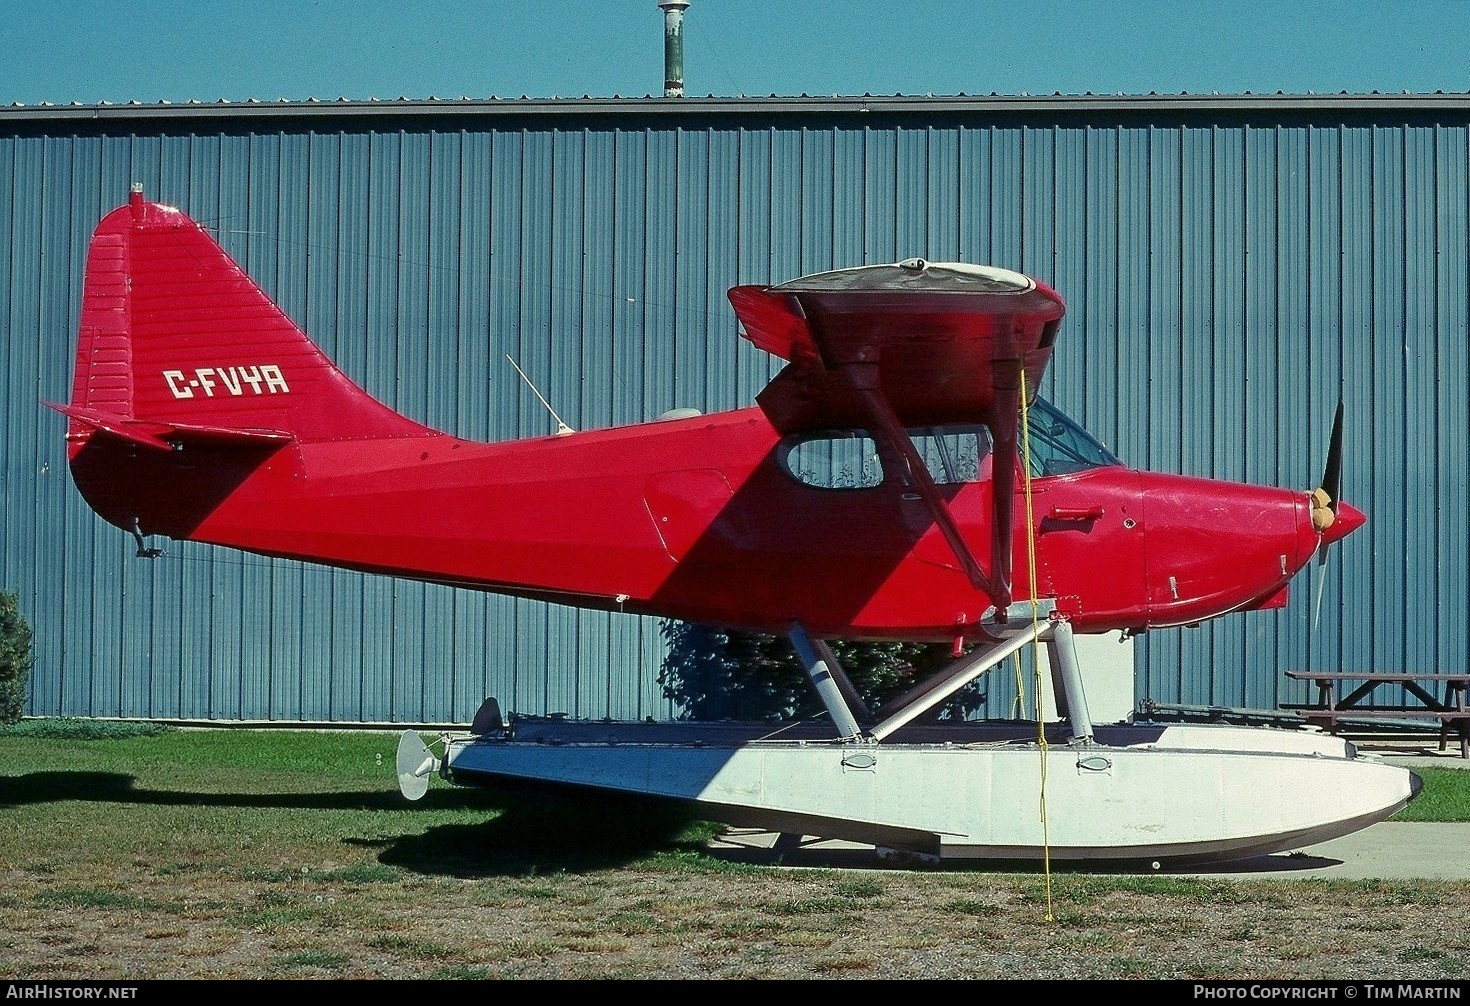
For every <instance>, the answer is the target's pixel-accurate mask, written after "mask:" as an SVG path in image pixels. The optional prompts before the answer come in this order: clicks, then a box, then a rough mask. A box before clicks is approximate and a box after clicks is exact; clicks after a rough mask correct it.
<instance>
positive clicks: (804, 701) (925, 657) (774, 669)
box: [658, 620, 985, 720]
mask: <svg viewBox="0 0 1470 1006" xmlns="http://www.w3.org/2000/svg"><path fill="white" fill-rule="evenodd" d="M663 636H664V640H665V642H667V643H668V644H669V651H668V656H667V657H665V659H664V664H663V667H662V668H661V669H660V671H659V676H658V681H659V684H660V685H661V686H663V692H664V695H665V696H666V697H667V698H670V699H673V700H674V701H675V702H676V703H678V705H679V706H680V708H681V710H682V714H683V717H684V718H686V719H690V720H766V719H796V718H807V717H811V716H815V715H818V714H820V713H821V711H822V704H821V700H820V699H819V698H818V697H817V695H816V691H815V690H814V689H813V688H812V684H811V681H810V680H809V679H808V678H807V675H806V670H805V669H804V668H803V667H802V666H801V661H800V660H799V659H797V656H796V652H795V651H794V650H793V649H792V647H791V644H790V643H789V642H787V641H786V640H785V639H782V638H778V637H775V636H767V635H761V634H759V633H752V632H736V631H733V630H728V629H718V628H713V627H710V626H707V625H698V624H695V623H692V622H679V621H674V620H666V621H665V622H664V624H663ZM828 645H830V646H831V647H832V652H833V655H834V656H836V657H837V661H838V663H840V664H841V665H842V667H843V669H844V670H846V671H847V676H848V677H849V678H850V679H851V680H852V684H853V687H854V688H856V689H857V691H858V694H859V695H861V696H862V698H863V701H864V702H866V703H867V704H868V707H869V708H870V709H876V708H878V707H879V706H881V705H882V704H883V702H884V701H885V700H886V699H891V698H893V697H894V696H895V695H898V694H899V693H901V692H903V691H906V690H907V689H909V688H911V687H913V686H914V685H915V684H917V683H918V682H919V681H921V680H923V679H924V678H925V677H927V676H928V675H930V674H932V673H934V672H935V671H936V670H938V669H939V668H941V667H943V666H944V665H945V664H946V663H947V662H948V661H949V660H950V659H951V654H950V645H949V644H948V643H872V642H850V641H847V640H836V639H834V640H828ZM984 702H985V695H984V693H983V692H981V691H979V690H978V689H977V688H975V687H974V686H973V685H971V686H970V687H969V688H966V689H964V690H962V691H961V692H959V693H958V694H956V695H955V696H954V697H953V698H952V699H950V700H949V701H948V702H946V703H944V704H943V705H942V706H941V707H940V711H939V715H941V716H943V717H946V718H949V717H954V718H961V719H962V718H964V717H965V716H967V715H968V714H970V713H972V712H974V711H975V710H977V709H978V708H980V707H981V706H982V705H983V704H984Z"/></svg>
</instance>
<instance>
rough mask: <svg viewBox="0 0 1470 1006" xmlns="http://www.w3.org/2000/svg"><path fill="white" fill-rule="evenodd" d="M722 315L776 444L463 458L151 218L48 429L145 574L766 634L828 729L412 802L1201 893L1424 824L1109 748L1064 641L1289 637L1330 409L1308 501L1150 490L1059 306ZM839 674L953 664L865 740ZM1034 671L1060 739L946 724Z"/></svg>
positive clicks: (497, 726) (496, 719) (928, 288)
mask: <svg viewBox="0 0 1470 1006" xmlns="http://www.w3.org/2000/svg"><path fill="white" fill-rule="evenodd" d="M730 301H731V304H732V305H733V307H734V310H735V313H736V315H737V316H738V317H739V319H740V322H741V324H742V326H743V333H742V334H744V336H745V337H746V338H748V339H749V340H750V341H751V342H752V343H754V344H755V345H756V346H758V347H760V348H761V349H763V350H765V351H767V352H769V353H772V354H774V355H776V356H777V357H780V358H781V359H783V360H785V361H787V363H786V365H785V366H784V368H783V369H782V370H781V371H780V373H779V374H778V375H777V377H776V378H775V379H774V380H773V381H772V382H771V383H770V384H769V385H768V386H767V387H766V388H765V390H764V391H762V392H761V394H760V395H759V396H758V399H757V404H756V405H755V406H752V407H749V408H744V409H738V410H735V411H732V412H725V413H720V414H713V415H686V416H682V417H677V418H664V419H660V420H656V421H651V422H647V423H641V424H637V425H632V426H625V427H619V428H613V429H604V430H592V431H582V432H571V431H566V432H563V433H561V434H558V435H552V436H545V437H538V438H532V439H526V440H518V441H513V442H505V443H478V442H472V441H468V440H464V439H461V438H459V437H456V436H454V435H452V434H450V433H444V432H440V431H437V430H433V429H429V428H427V427H425V426H424V425H422V424H420V423H418V422H416V421H414V420H413V419H410V418H407V417H405V416H402V415H399V414H397V413H396V412H394V411H393V410H391V409H389V408H388V407H387V406H385V405H383V404H381V403H379V402H378V401H377V400H375V399H374V398H372V397H371V396H370V395H369V394H368V393H367V392H365V391H364V390H363V389H362V388H360V387H359V386H358V385H357V384H355V383H354V382H353V381H352V380H350V379H349V378H348V377H347V376H346V375H345V374H343V372H342V371H341V370H339V369H338V368H337V367H336V366H335V365H334V364H333V363H332V362H331V361H330V360H329V359H327V357H326V356H325V355H323V354H322V352H321V351H320V350H319V349H318V348H317V347H316V346H315V345H314V344H313V343H312V342H311V341H310V339H309V338H308V337H307V336H306V335H305V334H304V333H303V332H302V331H301V330H300V329H299V328H298V327H297V325H296V324H294V323H293V322H292V321H291V320H290V319H289V318H288V317H286V315H285V314H284V313H282V311H281V310H280V309H279V308H278V307H277V306H276V305H275V304H274V303H272V302H271V300H270V299H269V298H268V297H267V296H266V295H265V294H264V293H263V292H262V291H261V290H260V288H259V287H258V286H257V285H256V284H255V283H254V282H253V281H252V280H251V279H250V278H249V277H248V276H247V275H246V274H245V272H244V271H243V270H242V269H241V268H240V267H239V266H238V265H237V264H236V263H235V262H233V261H232V260H231V259H230V258H229V256H228V255H227V254H226V253H225V252H224V251H223V249H221V248H220V247H219V245H218V244H217V243H216V242H215V241H214V240H213V238H212V237H211V236H210V235H209V234H208V233H207V232H206V231H205V230H204V229H203V228H202V227H200V226H199V225H198V224H196V223H194V222H193V221H191V220H190V219H189V218H188V217H187V216H185V215H184V214H183V213H182V212H180V211H179V210H177V209H173V208H171V207H168V206H164V205H161V204H157V203H152V202H148V201H146V200H144V198H143V196H142V194H141V193H140V192H138V191H136V190H135V191H134V193H133V196H132V199H131V200H130V202H129V203H128V205H125V206H122V207H120V208H119V209H117V210H115V211H113V212H112V213H110V214H108V215H107V216H106V217H105V218H104V219H103V220H102V222H101V223H100V225H99V226H98V228H97V230H96V233H95V235H94V237H93V239H92V245H91V250H90V254H89V258H88V262H87V271H86V281H85V289H84V293H83V301H82V313H81V321H80V327H79V335H78V349H77V361H76V371H75V380H74V385H73V392H72V399H71V401H70V403H68V404H66V405H57V406H54V407H55V408H57V409H58V410H59V411H60V412H62V413H64V414H65V415H66V416H67V417H68V419H69V421H70V422H69V428H68V433H67V437H68V442H69V448H70V450H69V453H70V464H71V470H72V473H73V476H74V479H75V482H76V485H77V487H78V489H79V490H80V491H81V493H82V495H83V496H84V497H85V498H86V500H87V501H88V503H89V504H90V505H91V506H92V507H93V508H94V509H95V510H96V511H97V513H98V514H100V515H101V516H102V517H103V518H104V519H106V520H107V521H109V522H110V523H112V524H115V525H117V526H118V527H120V528H122V529H124V530H125V531H128V532H129V533H131V534H133V535H134V536H136V538H137V541H138V548H139V552H140V554H150V553H154V552H156V550H155V549H151V548H149V547H148V545H147V540H146V539H147V537H148V536H152V535H161V536H166V537H168V538H174V539H188V540H192V541H201V542H209V543H212V544H216V545H222V546H227V547H231V548H236V549H243V550H247V551H250V552H255V553H260V554H263V555H270V556H284V557H289V558H294V559H301V560H306V561H310V562H316V563H323V564H327V565H331V566H337V567H344V568H349V569H355V570H362V571H365V572H369V573H377V574H385V575H390V576H397V577H409V578H413V579H417V580H423V581H429V582H434V583H440V584H449V585H453V586H456V587H462V588H468V589H474V590H484V591H492V592H496V593H501V594H509V595H515V596H519V597H527V598H535V599H540V600H544V601H548V602H552V603H557V604H567V605H576V606H580V607H588V608H601V609H609V610H618V611H627V612H636V613H642V614H649V615H659V616H665V617H670V618H677V619H684V620H689V621H696V622H705V623H711V624H717V625H721V626H727V627H731V628H739V629H746V630H758V631H762V632H770V633H779V634H782V635H785V636H787V637H788V638H789V639H790V640H791V642H792V644H793V645H794V646H795V648H796V650H797V652H798V653H799V654H800V655H801V657H802V659H803V661H804V662H805V664H806V666H807V667H808V668H809V673H810V676H811V679H812V682H813V685H814V687H815V688H816V689H817V691H818V693H819V694H820V695H821V697H822V699H823V702H824V704H825V706H826V708H827V710H828V712H829V713H830V715H831V720H832V722H831V724H830V725H827V726H825V727H823V728H822V729H820V730H814V729H813V728H812V726H811V725H807V726H805V727H804V728H801V729H795V730H787V731H784V732H782V733H780V734H779V736H772V735H771V731H770V727H769V726H768V725H764V724H760V725H756V724H750V725H734V724H725V725H719V726H711V727H701V726H696V725H688V724H685V725H678V726H675V725H668V724H625V725H617V727H616V728H612V727H610V726H609V725H607V724H599V725H598V726H597V729H596V731H595V732H594V733H583V734H578V733H576V727H577V725H576V724H568V723H548V722H538V721H535V720H530V719H526V720H524V721H522V722H511V723H506V722H504V721H503V718H502V716H501V714H500V712H499V707H498V704H496V703H495V702H494V700H487V703H486V706H485V707H483V708H482V710H481V715H479V716H477V717H476V721H475V724H474V725H473V727H472V728H471V730H470V731H469V732H468V733H466V734H465V735H463V736H458V735H456V736H452V737H446V738H445V741H446V747H445V751H444V753H443V756H442V757H435V756H434V755H432V754H430V753H429V751H428V748H427V747H426V746H425V745H423V743H422V741H421V740H420V739H419V738H418V737H417V735H413V736H411V737H410V736H407V735H406V736H405V738H404V743H403V747H402V748H401V752H400V754H401V757H400V762H401V763H402V764H401V765H400V773H401V776H402V781H403V784H404V786H405V792H406V793H408V794H409V795H417V794H420V793H422V792H423V788H424V787H425V786H427V784H428V777H429V776H430V775H431V774H432V773H433V772H435V771H438V772H439V773H440V774H442V775H444V776H445V777H446V778H449V779H451V780H453V781H456V782H461V783H476V782H481V781H493V780H496V779H504V778H516V779H530V780H544V781H547V782H555V783H567V784H572V785H579V786H590V787H598V788H604V789H612V790H620V791H627V792H633V793H641V794H649V795H655V796H661V797H669V798H674V799H680V800H688V801H692V802H694V803H696V804H698V805H699V806H700V807H701V808H702V809H703V811H704V812H705V813H707V814H709V815H710V816H711V817H714V818H716V819H722V820H730V821H732V822H739V823H748V824H758V825H762V826H767V827H770V828H771V829H773V830H781V831H788V832H796V833H800V834H806V835H818V836H824V837H830V838H846V839H852V840H857V841H864V842H872V843H874V844H877V845H882V846H885V847H893V848H902V849H910V850H914V851H917V852H922V853H929V854H933V855H938V856H941V857H946V856H948V857H970V858H976V857H979V858H1002V859H1010V858H1022V859H1024V858H1035V857H1038V856H1041V855H1043V854H1049V855H1050V856H1051V857H1052V858H1056V859H1086V860H1090V859H1102V860H1165V859H1168V860H1191V861H1193V860H1205V859H1232V858H1241V857H1244V856H1250V855H1255V854H1259V853H1263V852H1271V851H1279V850H1283V849H1289V848H1296V847H1300V846H1302V845H1304V844H1311V843H1315V842H1318V841H1321V840H1324V839H1326V838H1330V837H1334V836H1337V835H1341V834H1344V833H1347V832H1350V831H1353V830H1356V829H1359V828H1362V827H1364V826H1366V825H1368V824H1371V823H1373V822H1375V821H1379V820H1382V819H1384V818H1386V817H1388V816H1389V815H1391V814H1393V813H1394V812H1395V811H1397V810H1398V809H1399V808H1401V807H1402V806H1404V804H1405V803H1406V802H1407V801H1408V800H1409V799H1411V797H1412V796H1413V795H1414V793H1416V792H1417V788H1418V779H1417V777H1415V776H1413V775H1412V774H1411V773H1409V772H1407V771H1405V770H1403V769H1399V768H1395V767H1391V766H1388V765H1385V764H1383V763H1382V762H1380V761H1378V760H1376V759H1373V758H1369V757H1365V756H1363V755H1361V754H1359V753H1358V752H1357V751H1356V750H1355V749H1354V748H1353V746H1352V745H1350V744H1348V743H1345V742H1344V741H1342V740H1340V739H1338V738H1335V737H1331V736H1327V735H1324V734H1322V733H1320V732H1318V731H1313V730H1304V729H1270V728H1262V727H1238V726H1226V725H1221V724H1160V723H1148V722H1135V721H1133V720H1132V719H1129V720H1127V721H1124V722H1120V723H1114V724H1097V725H1094V724H1093V723H1092V722H1091V718H1090V717H1089V715H1088V712H1087V702H1086V696H1085V683H1086V678H1087V674H1086V672H1085V669H1083V668H1081V667H1079V666H1078V662H1077V659H1076V656H1075V647H1074V633H1101V632H1113V631H1118V630H1122V631H1124V632H1128V633H1133V632H1142V631H1145V630H1148V629H1153V628H1159V627H1167V626H1178V625H1186V624H1196V623H1199V622H1201V621H1204V620H1207V619H1211V618H1215V617H1218V616H1221V615H1225V614H1227V613H1232V612H1241V611H1248V610H1253V609H1266V608H1273V607H1279V606H1281V605H1283V604H1284V603H1285V602H1286V596H1287V589H1288V585H1289V583H1290V582H1291V580H1292V578H1293V577H1294V576H1295V575H1296V574H1297V573H1298V572H1299V571H1300V570H1301V569H1302V568H1303V567H1305V566H1306V565H1308V563H1309V562H1310V561H1311V560H1312V558H1313V557H1314V556H1318V557H1320V556H1321V555H1322V553H1323V550H1325V549H1326V548H1327V546H1328V545H1329V544H1331V543H1333V542H1335V541H1338V540H1339V539H1341V538H1343V537H1344V536H1345V535H1347V534H1349V533H1350V532H1351V531H1353V530H1354V529H1355V528H1357V527H1358V526H1360V525H1361V524H1362V523H1363V521H1364V517H1363V515H1362V514H1361V513H1360V512H1358V511H1357V510H1355V509H1353V508H1352V507H1351V506H1349V505H1347V504H1345V503H1342V502H1341V501H1340V500H1339V499H1338V496H1339V495H1340V494H1339V491H1338V490H1339V488H1340V481H1341V474H1340V473H1341V462H1340V456H1341V449H1340V443H1341V410H1340V409H1339V413H1338V421H1337V424H1336V425H1335V427H1334V433H1333V436H1332V441H1331V448H1330V450H1329V455H1328V463H1327V466H1326V469H1327V470H1326V473H1325V474H1324V477H1323V482H1322V485H1321V486H1319V487H1318V488H1316V489H1314V490H1310V491H1309V490H1290V489H1280V488H1272V487H1260V486H1251V485H1244V484H1239V483H1232V482H1222V481H1213V480H1205V479H1199V478H1185V477H1181V476H1175V475H1168V474H1160V473H1152V472H1143V471H1138V470H1135V469H1132V468H1128V467H1126V466H1124V465H1123V464H1121V463H1119V462H1118V461H1117V460H1116V459H1115V458H1114V457H1113V456H1112V455H1111V454H1110V453H1109V452H1108V451H1107V450H1106V449H1105V448H1104V447H1103V446H1102V445H1101V444H1099V443H1098V442H1097V441H1096V440H1095V439H1094V438H1093V437H1091V436H1090V435H1089V434H1088V433H1086V432H1085V431H1084V430H1083V429H1082V428H1081V427H1079V426H1078V425H1077V424H1075V423H1074V422H1072V421H1071V420H1070V419H1068V418H1067V417H1066V416H1065V415H1063V414H1062V413H1061V412H1060V411H1058V410H1057V409H1056V408H1054V407H1053V406H1051V405H1050V404H1048V403H1047V402H1046V401H1044V400H1043V399H1041V398H1039V397H1038V396H1037V389H1038V387H1039V385H1040V383H1041V378H1042V375H1043V372H1044V371H1045V368H1046V366H1047V364H1048V362H1049V360H1050V358H1051V354H1052V347H1053V343H1054V341H1055V339H1056V337H1057V334H1058V330H1059V327H1060V324H1061V321H1062V317H1063V313H1064V305H1063V302H1062V299H1061V298H1060V297H1059V296H1058V295H1057V294H1056V293H1055V292H1054V291H1053V290H1051V289H1050V288H1049V287H1047V286H1046V285H1045V284H1044V283H1041V282H1040V281H1037V280H1034V279H1031V278H1029V277H1027V276H1024V275H1021V274H1018V273H1015V272H1011V271H1008V270H1005V269H998V268H992V267H986V266H976V265H969V264H960V263H935V262H926V261H924V260H921V259H911V260H908V261H904V262H900V263H897V264H893V265H876V266H863V267H858V268H852V269H841V270H837V271H833V272H826V273H820V274H817V275H812V276H805V277H802V278H799V279H795V280H792V281H790V282H786V283H782V284H779V285H775V286H740V287H736V288H734V289H732V290H731V291H730ZM830 638H849V639H875V640H921V641H948V642H951V643H952V644H953V645H954V649H955V652H956V654H957V656H956V659H955V661H954V662H953V663H952V664H951V665H950V666H949V667H948V668H946V669H945V670H944V671H942V672H940V673H939V674H937V675H935V676H933V677H931V678H930V679H929V680H927V681H925V682H923V683H922V684H921V685H920V686H918V687H917V688H916V689H914V691H913V692H911V693H909V694H907V695H904V696H900V697H899V698H898V699H896V700H894V701H893V702H891V703H889V704H888V705H887V706H886V707H884V708H880V709H876V710H869V709H868V708H866V706H865V705H864V704H863V702H862V701H861V699H860V698H859V697H858V696H857V693H856V691H855V690H854V689H853V688H852V687H851V685H850V683H849V682H848V680H847V677H846V675H845V673H844V672H843V669H842V668H841V667H840V666H839V664H838V663H837V661H836V660H834V659H833V658H832V654H831V651H830V649H829V648H828V647H827V646H826V645H825V644H824V642H823V640H824V639H830ZM1031 644H1041V645H1044V646H1045V647H1046V654H1047V656H1048V658H1049V666H1050V668H1051V676H1052V679H1053V681H1054V683H1055V688H1056V696H1055V702H1056V706H1057V708H1058V709H1059V710H1060V712H1061V714H1062V716H1061V719H1060V720H1059V721H1058V722H1056V723H1054V724H1051V725H1050V726H1048V727H1045V728H1042V729H1037V728H1035V727H1034V726H1033V727H1032V728H1030V729H1029V730H1028V729H1026V728H1025V727H1024V725H1023V724H1016V723H1011V722H1007V723H995V722H979V723H944V724H936V723H934V722H932V717H931V716H930V715H929V714H931V713H932V712H933V711H934V710H935V709H936V708H937V707H938V706H939V705H940V704H941V703H943V702H944V701H945V700H946V699H948V698H950V697H951V696H953V694H954V693H955V692H956V691H957V690H958V689H960V688H962V687H964V686H965V685H967V684H968V683H970V682H971V681H973V680H975V679H976V678H977V677H978V676H979V675H981V674H983V673H985V672H986V671H987V670H989V669H991V668H993V667H995V666H997V665H998V664H999V663H1001V662H1002V661H1004V660H1005V659H1006V658H1007V657H1008V656H1010V655H1011V654H1013V653H1015V652H1017V651H1018V650H1020V649H1021V648H1023V647H1025V646H1027V645H1031ZM962 653H963V655H961V654H962ZM548 740H554V741H556V743H545V742H546V741H548ZM1043 780H1045V783H1046V786H1047V787H1048V793H1049V795H1048V801H1049V805H1050V807H1051V811H1050V814H1049V820H1048V822H1047V823H1046V824H1045V825H1044V824H1043V822H1042V821H1041V820H1040V817H1039V815H1038V814H1037V812H1036V807H1037V800H1036V797H1037V794H1038V792H1040V791H1041V787H1042V784H1043Z"/></svg>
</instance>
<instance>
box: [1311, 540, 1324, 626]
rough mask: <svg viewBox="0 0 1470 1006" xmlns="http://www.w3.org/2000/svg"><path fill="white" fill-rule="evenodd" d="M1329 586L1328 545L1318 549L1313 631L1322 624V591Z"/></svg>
mask: <svg viewBox="0 0 1470 1006" xmlns="http://www.w3.org/2000/svg"><path fill="white" fill-rule="evenodd" d="M1326 587H1327V546H1326V544H1323V546H1322V547H1321V548H1319V549H1318V550H1317V600H1316V601H1315V602H1314V608H1313V611H1312V631H1313V632H1316V631H1317V628H1318V626H1320V625H1321V624H1322V593H1323V591H1324V590H1325V589H1326Z"/></svg>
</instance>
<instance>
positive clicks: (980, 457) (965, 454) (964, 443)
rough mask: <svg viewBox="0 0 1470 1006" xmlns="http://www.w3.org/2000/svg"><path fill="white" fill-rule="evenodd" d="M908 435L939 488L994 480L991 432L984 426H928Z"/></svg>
mask: <svg viewBox="0 0 1470 1006" xmlns="http://www.w3.org/2000/svg"><path fill="white" fill-rule="evenodd" d="M908 432H909V439H910V440H912V441H913V442H914V447H915V448H916V449H917V450H918V452H919V457H921V458H923V459H924V466H925V467H926V468H928V469H929V477H930V478H932V479H933V480H934V482H935V484H936V485H941V486H946V485H957V484H959V483H963V482H981V481H984V480H985V479H988V478H990V449H991V440H990V430H988V429H987V428H985V427H984V426H980V425H973V426H924V427H919V428H916V429H912V430H909V431H908Z"/></svg>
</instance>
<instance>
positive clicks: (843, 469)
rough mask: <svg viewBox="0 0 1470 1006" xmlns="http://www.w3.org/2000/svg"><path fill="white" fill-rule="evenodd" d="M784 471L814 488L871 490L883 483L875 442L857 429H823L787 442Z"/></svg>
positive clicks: (783, 457)
mask: <svg viewBox="0 0 1470 1006" xmlns="http://www.w3.org/2000/svg"><path fill="white" fill-rule="evenodd" d="M781 464H782V466H783V467H785V469H786V471H787V473H788V474H789V475H791V476H792V477H793V478H795V479H796V480H797V481H798V482H801V483H803V484H804V485H809V486H812V487H814V488H817V489H872V488H873V487H874V486H880V485H882V484H883V463H882V462H881V461H880V460H879V459H878V445H877V444H876V443H874V441H873V439H872V438H871V437H869V436H868V435H867V434H866V433H864V432H862V431H861V430H826V431H823V432H821V433H815V434H808V435H805V436H802V437H799V438H795V439H792V440H789V441H787V443H786V446H785V449H784V451H783V452H782V455H781Z"/></svg>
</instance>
